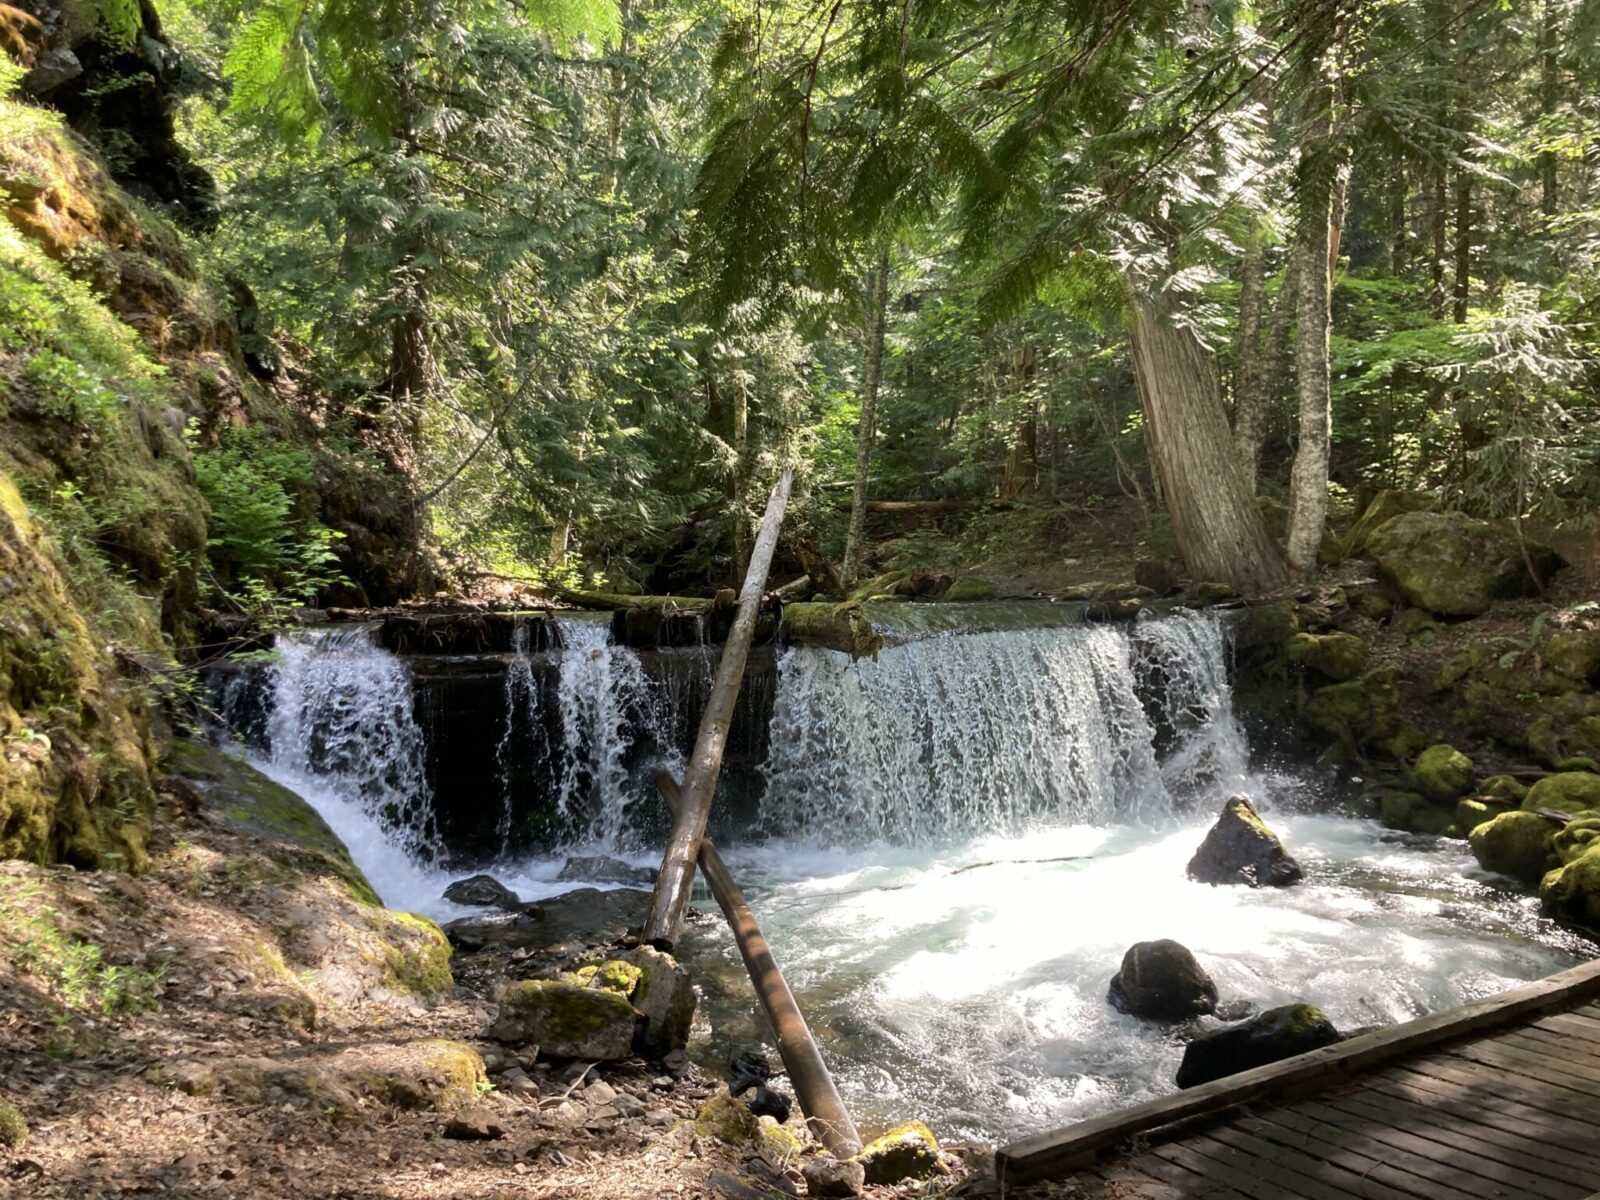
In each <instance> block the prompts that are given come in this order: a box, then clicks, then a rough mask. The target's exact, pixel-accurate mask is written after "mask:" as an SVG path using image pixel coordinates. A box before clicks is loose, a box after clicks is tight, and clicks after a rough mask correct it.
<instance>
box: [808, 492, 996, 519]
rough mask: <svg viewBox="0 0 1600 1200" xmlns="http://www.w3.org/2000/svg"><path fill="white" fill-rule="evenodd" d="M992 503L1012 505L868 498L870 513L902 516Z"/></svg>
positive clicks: (842, 503) (929, 514)
mask: <svg viewBox="0 0 1600 1200" xmlns="http://www.w3.org/2000/svg"><path fill="white" fill-rule="evenodd" d="M837 503H838V505H839V507H840V508H848V507H850V499H849V497H842V498H841V499H840V500H838V501H837ZM991 504H993V505H997V506H1003V507H1006V508H1009V507H1011V506H1010V505H1009V504H1003V502H1001V501H996V500H868V501H867V506H866V507H867V511H868V512H870V513H898V514H900V515H901V516H912V517H941V516H945V515H947V514H949V513H958V512H967V511H968V510H969V509H974V508H987V507H989V506H990V505H991Z"/></svg>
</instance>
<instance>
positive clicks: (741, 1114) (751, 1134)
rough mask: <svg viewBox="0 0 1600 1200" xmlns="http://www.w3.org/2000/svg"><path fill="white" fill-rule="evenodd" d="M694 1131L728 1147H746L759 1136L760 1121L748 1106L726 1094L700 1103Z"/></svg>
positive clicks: (722, 1093) (722, 1092)
mask: <svg viewBox="0 0 1600 1200" xmlns="http://www.w3.org/2000/svg"><path fill="white" fill-rule="evenodd" d="M694 1131H695V1133H696V1134H698V1135H699V1136H700V1137H703V1138H716V1139H717V1141H719V1142H725V1143H727V1144H728V1145H730V1146H745V1145H748V1144H749V1143H751V1142H753V1141H755V1140H756V1138H758V1137H759V1136H760V1135H761V1122H760V1121H759V1120H757V1119H756V1115H755V1113H753V1112H751V1111H750V1106H749V1105H748V1104H746V1103H745V1102H744V1101H743V1100H740V1099H738V1098H737V1097H734V1096H730V1095H729V1094H728V1093H727V1092H726V1091H721V1092H718V1093H716V1094H715V1095H714V1096H710V1097H708V1098H707V1099H706V1100H705V1101H703V1102H702V1103H701V1105H700V1107H699V1108H698V1109H697V1110H696V1111H695V1114H694Z"/></svg>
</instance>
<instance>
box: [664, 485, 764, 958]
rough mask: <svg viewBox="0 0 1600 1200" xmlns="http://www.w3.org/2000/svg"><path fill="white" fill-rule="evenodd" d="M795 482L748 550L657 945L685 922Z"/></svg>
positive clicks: (668, 943) (680, 826) (674, 842)
mask: <svg viewBox="0 0 1600 1200" xmlns="http://www.w3.org/2000/svg"><path fill="white" fill-rule="evenodd" d="M793 486H794V469H793V468H785V469H784V472H783V474H782V475H780V476H779V477H778V482H777V483H775V484H774V485H773V487H772V495H771V496H769V497H768V498H767V511H766V514H765V515H764V516H763V517H762V518H761V529H760V532H759V533H758V534H757V535H756V544H755V547H754V549H752V550H751V551H750V567H749V570H748V571H746V573H745V577H744V587H743V588H741V589H740V591H739V612H738V615H737V616H735V617H734V619H733V628H732V629H730V630H729V631H728V640H727V643H726V644H725V645H724V646H723V648H722V657H721V658H720V659H719V660H718V662H717V675H716V679H715V681H714V682H713V683H712V685H711V696H710V698H709V699H708V700H707V701H706V710H705V713H704V714H703V715H702V716H701V718H700V730H699V732H698V733H697V734H696V735H695V741H694V753H693V754H691V755H690V757H689V769H688V770H687V771H685V772H684V778H683V809H682V811H681V812H680V813H679V814H678V820H677V824H676V826H675V827H674V829H673V831H672V837H671V839H670V840H669V841H668V842H667V849H666V853H665V854H664V855H663V856H662V858H661V873H660V874H659V875H657V876H656V887H655V893H654V894H653V895H652V896H651V898H650V912H649V914H648V915H647V916H646V917H645V922H644V929H643V931H642V934H641V940H643V941H645V942H647V943H649V944H651V945H653V946H655V947H656V948H657V949H666V950H670V949H671V948H672V944H673V943H674V942H675V941H677V939H678V930H679V927H680V926H682V924H683V912H684V909H686V908H687V907H688V906H689V890H690V887H691V885H692V884H693V882H694V864H695V858H696V856H697V855H698V854H699V852H700V839H701V838H703V837H704V836H705V832H706V818H707V817H708V816H709V815H710V813H711V797H712V794H713V793H714V792H715V791H716V788H717V776H718V775H719V774H720V773H721V771H722V752H723V750H724V749H725V748H726V747H727V744H728V727H729V726H730V725H731V724H732V723H733V708H734V703H735V702H736V701H737V700H738V698H739V686H740V684H741V683H742V682H743V680H744V664H745V659H746V657H748V655H749V653H750V639H751V638H752V637H753V636H754V635H755V630H756V616H757V613H758V611H759V610H760V608H761V593H762V591H763V590H764V589H765V588H766V585H767V571H768V570H769V569H770V568H771V566H772V554H773V551H774V550H775V549H777V545H778V530H779V528H780V527H781V526H782V524H783V510H784V509H785V508H786V507H787V506H788V503H789V489H790V488H791V487H793Z"/></svg>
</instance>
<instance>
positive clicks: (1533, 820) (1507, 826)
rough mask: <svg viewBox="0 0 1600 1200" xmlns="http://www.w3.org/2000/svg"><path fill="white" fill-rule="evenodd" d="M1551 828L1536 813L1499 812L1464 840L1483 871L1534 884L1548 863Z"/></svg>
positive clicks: (1549, 824)
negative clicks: (1469, 845)
mask: <svg viewBox="0 0 1600 1200" xmlns="http://www.w3.org/2000/svg"><path fill="white" fill-rule="evenodd" d="M1554 833H1555V826H1554V825H1552V824H1551V823H1550V822H1549V821H1548V820H1546V819H1545V818H1544V817H1541V816H1540V815H1539V814H1538V813H1531V812H1508V813H1501V814H1500V815H1499V816H1497V817H1495V818H1494V819H1493V820H1491V821H1486V822H1484V823H1483V824H1482V825H1479V826H1478V827H1477V828H1476V829H1474V830H1473V831H1472V832H1471V833H1470V834H1469V835H1468V837H1467V841H1468V842H1469V843H1470V844H1471V846H1472V853H1473V854H1474V855H1476V856H1477V859H1478V862H1479V863H1480V864H1481V865H1482V866H1483V868H1484V869H1485V870H1487V871H1495V872H1497V873H1499V874H1501V875H1509V876H1511V877H1512V878H1513V879H1520V880H1522V881H1523V882H1524V883H1538V882H1539V880H1540V878H1541V877H1542V876H1543V875H1544V873H1545V870H1546V868H1547V867H1548V866H1549V864H1550V853H1551V839H1552V836H1553V835H1554Z"/></svg>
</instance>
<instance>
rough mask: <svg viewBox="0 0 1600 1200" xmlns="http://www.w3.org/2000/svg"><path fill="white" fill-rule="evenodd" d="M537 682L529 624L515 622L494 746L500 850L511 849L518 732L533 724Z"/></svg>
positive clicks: (537, 698)
mask: <svg viewBox="0 0 1600 1200" xmlns="http://www.w3.org/2000/svg"><path fill="white" fill-rule="evenodd" d="M538 703H539V686H538V684H537V683H536V682H535V680H534V677H533V660H532V659H530V658H529V657H528V627H527V626H526V625H518V626H517V628H516V632H515V633H514V634H513V635H512V642H511V661H510V662H508V663H507V664H506V683H505V708H506V716H505V723H504V725H503V726H502V727H501V732H500V741H499V743H498V744H497V745H496V746H495V748H494V761H495V769H496V774H497V776H498V777H499V781H500V819H499V820H498V821H497V822H496V823H495V830H494V832H495V840H496V842H498V843H499V853H500V854H502V855H504V854H506V853H507V852H508V851H509V850H510V849H511V830H512V823H513V821H514V819H515V816H516V791H517V789H516V782H517V771H516V766H517V750H518V742H519V738H518V736H517V735H518V733H519V731H523V730H531V729H532V728H533V727H534V723H533V717H534V710H535V707H536V706H537V705H538Z"/></svg>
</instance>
